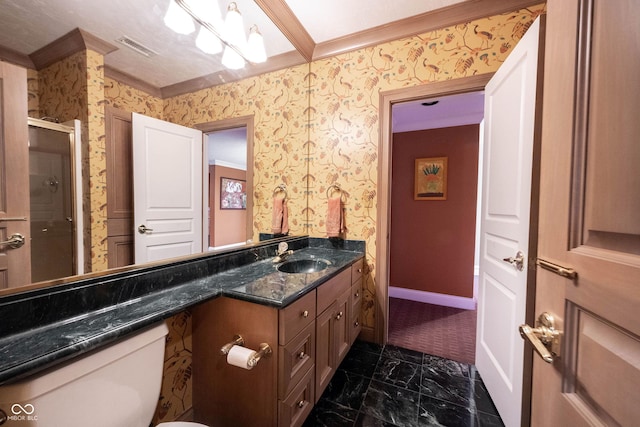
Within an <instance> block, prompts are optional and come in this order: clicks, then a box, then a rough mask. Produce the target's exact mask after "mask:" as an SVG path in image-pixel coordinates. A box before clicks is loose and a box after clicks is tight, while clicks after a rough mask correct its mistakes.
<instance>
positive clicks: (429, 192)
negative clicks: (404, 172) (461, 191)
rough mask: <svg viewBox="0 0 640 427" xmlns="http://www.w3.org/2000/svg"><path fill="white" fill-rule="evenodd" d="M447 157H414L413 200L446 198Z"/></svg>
mask: <svg viewBox="0 0 640 427" xmlns="http://www.w3.org/2000/svg"><path fill="white" fill-rule="evenodd" d="M447 160H448V158H447V157H426V158H421V159H416V162H415V179H414V190H413V199H414V200H447V172H448V170H447V169H448V168H447Z"/></svg>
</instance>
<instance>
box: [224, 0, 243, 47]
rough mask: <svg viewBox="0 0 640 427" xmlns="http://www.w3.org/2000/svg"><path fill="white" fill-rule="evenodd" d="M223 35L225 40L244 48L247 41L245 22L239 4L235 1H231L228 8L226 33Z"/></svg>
mask: <svg viewBox="0 0 640 427" xmlns="http://www.w3.org/2000/svg"><path fill="white" fill-rule="evenodd" d="M222 36H223V37H224V38H225V40H226V41H227V42H229V43H231V44H232V45H234V46H236V47H238V48H240V49H241V50H242V48H244V45H245V43H246V42H247V41H246V38H245V35H244V24H243V23H242V15H241V14H240V11H239V10H238V6H237V5H236V4H235V2H231V3H229V7H228V8H227V16H226V18H225V20H224V33H223V34H222Z"/></svg>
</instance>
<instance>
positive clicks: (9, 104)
mask: <svg viewBox="0 0 640 427" xmlns="http://www.w3.org/2000/svg"><path fill="white" fill-rule="evenodd" d="M27 140H28V127H27V71H26V70H25V69H24V68H21V67H18V66H15V65H11V64H8V63H6V62H2V61H0V165H2V167H0V242H6V241H8V240H10V239H11V236H15V235H21V236H23V238H24V244H23V245H22V246H21V247H19V248H13V247H12V246H10V245H8V244H3V245H0V289H3V288H7V287H14V286H21V285H26V284H29V283H31V256H30V254H31V242H30V240H31V237H30V230H29V152H28V143H27Z"/></svg>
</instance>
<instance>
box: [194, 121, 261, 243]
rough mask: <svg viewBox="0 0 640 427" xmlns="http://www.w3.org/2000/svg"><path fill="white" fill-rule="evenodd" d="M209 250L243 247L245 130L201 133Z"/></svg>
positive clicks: (244, 231)
mask: <svg viewBox="0 0 640 427" xmlns="http://www.w3.org/2000/svg"><path fill="white" fill-rule="evenodd" d="M205 150H206V158H207V166H206V170H205V177H206V176H208V183H209V191H208V206H209V208H208V225H209V233H208V234H209V239H208V241H209V249H210V250H215V249H224V248H231V247H234V246H239V245H243V244H245V243H246V241H247V240H249V239H251V236H248V235H247V226H246V224H247V198H248V197H247V127H246V126H241V127H236V128H230V129H223V130H217V131H212V132H209V133H206V134H205Z"/></svg>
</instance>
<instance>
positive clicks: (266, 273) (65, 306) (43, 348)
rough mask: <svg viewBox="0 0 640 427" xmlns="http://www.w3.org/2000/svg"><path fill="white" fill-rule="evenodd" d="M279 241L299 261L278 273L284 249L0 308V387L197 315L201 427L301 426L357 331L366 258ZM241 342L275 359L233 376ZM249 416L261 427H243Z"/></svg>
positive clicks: (79, 286) (85, 283)
mask: <svg viewBox="0 0 640 427" xmlns="http://www.w3.org/2000/svg"><path fill="white" fill-rule="evenodd" d="M282 240H284V241H286V242H287V243H288V245H289V249H291V250H293V254H292V255H290V256H288V257H287V259H286V260H284V262H280V263H275V262H273V260H274V258H275V255H276V248H277V246H278V243H279V241H275V242H268V243H262V244H256V245H253V246H247V247H244V248H239V249H234V250H229V251H225V252H223V253H213V254H206V255H200V256H197V257H195V258H193V259H190V260H183V261H179V262H173V263H172V262H169V263H164V264H158V265H152V266H142V267H136V268H132V269H129V270H126V271H121V272H116V273H114V274H109V275H104V276H98V277H91V276H87V277H84V278H82V279H79V280H76V281H73V280H72V281H70V282H67V283H61V284H58V285H55V286H51V287H48V288H38V289H34V290H29V291H25V292H21V293H14V294H10V295H6V296H3V297H1V298H0V387H2V386H3V385H5V384H7V385H8V384H11V383H14V382H15V381H18V380H22V379H26V378H34V376H37V375H39V374H40V373H41V372H50V370H51V369H57V368H58V367H61V366H64V365H65V363H66V362H69V361H74V360H76V358H78V357H79V356H83V355H86V354H88V353H96V352H100V351H101V350H103V349H106V348H108V347H109V346H110V345H111V344H114V343H117V342H121V341H122V340H124V339H127V338H129V337H131V336H132V335H134V334H136V333H138V332H141V331H144V330H146V329H148V328H150V327H151V326H153V325H157V324H158V322H161V321H162V320H164V319H167V318H169V317H171V316H173V315H175V314H177V313H180V312H182V311H184V310H187V309H188V310H191V311H192V312H193V313H194V322H193V336H192V338H193V363H194V364H193V378H194V413H195V416H196V420H197V421H204V422H205V423H208V424H211V425H234V426H235V425H260V426H262V425H273V426H276V425H300V424H301V423H302V422H303V421H304V419H305V417H306V416H307V415H308V413H309V411H310V410H311V408H312V406H313V404H314V403H315V400H317V399H318V398H319V397H320V395H321V394H322V391H323V390H324V388H325V387H326V385H327V383H328V381H329V380H330V378H331V377H332V376H333V373H334V372H335V369H336V367H337V366H338V364H339V363H340V361H341V360H342V358H343V357H344V355H345V354H346V351H347V350H348V348H349V346H350V345H351V343H352V342H353V340H354V339H355V337H356V336H357V335H358V333H359V331H360V327H361V326H360V321H359V320H360V319H359V315H360V307H361V295H362V269H363V257H364V254H365V248H364V242H362V241H338V240H334V241H332V240H329V239H320V238H310V237H289V238H286V239H282ZM282 240H281V241H282ZM310 265H311V267H312V268H311V270H308V268H309V266H310ZM300 267H302V268H303V269H302V270H300ZM305 269H306V270H305ZM235 334H242V335H243V338H244V346H246V347H247V348H251V349H258V348H259V346H260V344H262V343H267V344H269V346H270V348H271V351H272V353H271V356H270V357H263V358H262V359H261V360H260V361H259V363H258V364H257V366H255V367H254V368H253V369H252V370H245V369H241V368H238V367H236V366H231V365H229V364H227V360H226V358H225V357H224V356H220V354H219V351H220V348H221V346H222V345H224V344H226V343H228V342H229V341H232V340H233V336H234V335H235ZM214 402H215V403H214ZM221 407H222V408H224V409H225V410H226V411H227V412H226V414H225V413H222V412H221V411H220V408H221ZM0 409H2V408H0ZM213 410H215V411H214V412H211V411H213ZM252 414H253V415H252ZM255 414H260V415H259V418H249V417H251V416H253V417H256V415H255ZM245 416H246V417H248V418H247V419H248V420H250V419H254V420H255V419H259V420H260V421H259V422H256V423H252V422H247V423H244V422H238V420H239V419H243V418H239V417H245ZM210 417H211V418H210ZM214 419H215V420H216V421H215V422H213V421H209V422H207V420H214ZM225 420H227V421H225Z"/></svg>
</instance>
